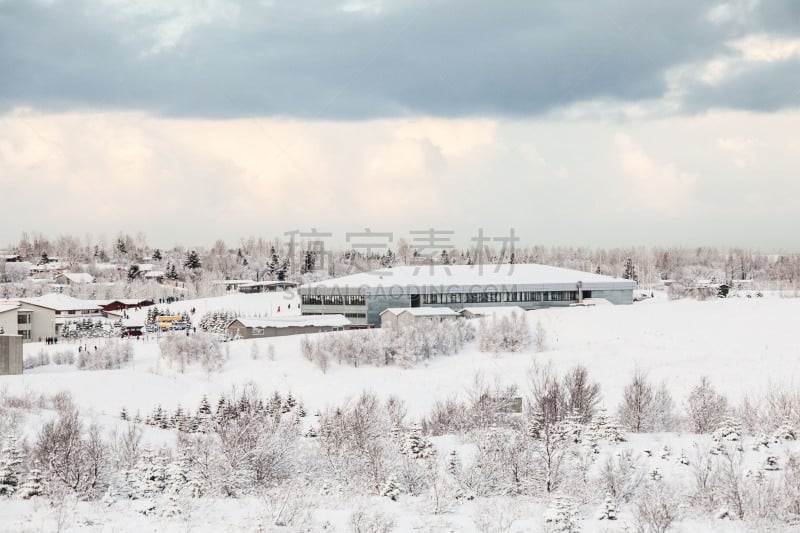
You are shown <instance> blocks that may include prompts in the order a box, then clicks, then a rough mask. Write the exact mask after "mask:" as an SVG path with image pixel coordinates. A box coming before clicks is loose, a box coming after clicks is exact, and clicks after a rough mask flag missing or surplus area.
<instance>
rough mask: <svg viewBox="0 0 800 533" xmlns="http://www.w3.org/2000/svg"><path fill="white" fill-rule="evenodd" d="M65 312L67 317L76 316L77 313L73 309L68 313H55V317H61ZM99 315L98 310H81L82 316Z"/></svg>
mask: <svg viewBox="0 0 800 533" xmlns="http://www.w3.org/2000/svg"><path fill="white" fill-rule="evenodd" d="M65 312H66V314H68V315H74V314H77V311H76V310H74V309H70V310H69V311H56V316H60V315H63V314H64V313H65ZM100 313H101V311H100V309H83V310H81V314H82V315H99V314H100Z"/></svg>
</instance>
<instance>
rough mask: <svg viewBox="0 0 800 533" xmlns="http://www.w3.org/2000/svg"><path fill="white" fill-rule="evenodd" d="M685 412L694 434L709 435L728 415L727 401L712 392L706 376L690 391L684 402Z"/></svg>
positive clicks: (720, 395) (712, 389)
mask: <svg viewBox="0 0 800 533" xmlns="http://www.w3.org/2000/svg"><path fill="white" fill-rule="evenodd" d="M686 412H687V414H688V415H689V420H691V423H692V430H693V431H694V432H695V433H711V432H712V431H714V430H715V429H717V426H719V423H720V422H722V419H723V418H724V417H725V416H726V415H727V414H728V399H727V398H725V396H723V395H722V394H720V393H718V392H717V391H716V390H714V387H713V386H712V385H711V382H710V381H709V380H708V378H707V377H706V376H703V377H702V378H700V384H699V385H697V386H696V387H694V388H693V389H692V392H691V393H690V394H689V398H688V400H687V401H686Z"/></svg>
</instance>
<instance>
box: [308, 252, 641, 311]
mask: <svg viewBox="0 0 800 533" xmlns="http://www.w3.org/2000/svg"><path fill="white" fill-rule="evenodd" d="M635 288H636V283H635V282H634V281H632V280H627V279H620V278H613V277H610V276H603V275H600V274H592V273H589V272H581V271H579V270H570V269H567V268H559V267H552V266H546V265H536V264H524V265H519V264H513V265H512V264H502V265H450V266H446V265H436V266H400V267H394V268H386V269H382V270H374V271H371V272H363V273H359V274H353V275H350V276H344V277H341V278H334V279H329V280H325V281H320V282H317V283H311V284H308V285H303V286H302V287H300V296H301V298H302V306H301V309H302V313H303V315H327V314H342V315H344V316H345V317H347V318H348V319H350V320H351V321H352V322H353V324H372V325H379V324H380V323H381V313H382V312H383V311H384V310H386V309H389V308H403V307H405V308H415V307H423V306H425V307H449V308H450V309H452V310H454V311H458V310H460V309H462V308H464V307H470V308H472V307H483V306H486V307H499V306H518V307H520V308H522V309H525V310H530V309H539V308H543V307H557V306H562V307H566V306H569V305H572V304H575V303H580V302H582V301H583V300H584V299H585V298H603V299H605V300H608V301H609V302H611V303H613V304H618V305H619V304H632V303H633V291H634V289H635Z"/></svg>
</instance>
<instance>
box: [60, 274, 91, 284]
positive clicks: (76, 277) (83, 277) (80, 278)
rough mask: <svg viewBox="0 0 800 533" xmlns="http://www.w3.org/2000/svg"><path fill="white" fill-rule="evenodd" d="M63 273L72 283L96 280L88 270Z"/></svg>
mask: <svg viewBox="0 0 800 533" xmlns="http://www.w3.org/2000/svg"><path fill="white" fill-rule="evenodd" d="M62 275H63V276H64V277H65V278H67V279H68V280H70V281H71V282H72V283H92V282H93V281H94V277H92V275H91V274H89V273H87V272H64V274H62Z"/></svg>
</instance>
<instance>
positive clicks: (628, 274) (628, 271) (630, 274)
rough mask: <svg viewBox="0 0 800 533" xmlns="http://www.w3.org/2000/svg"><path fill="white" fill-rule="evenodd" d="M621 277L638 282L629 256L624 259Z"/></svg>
mask: <svg viewBox="0 0 800 533" xmlns="http://www.w3.org/2000/svg"><path fill="white" fill-rule="evenodd" d="M622 277H623V279H630V280H633V281H636V282H637V283H638V281H639V276H638V275H637V274H636V267H635V266H634V264H633V260H632V259H631V258H630V257H629V258H628V259H626V260H625V271H624V272H623V273H622Z"/></svg>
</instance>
